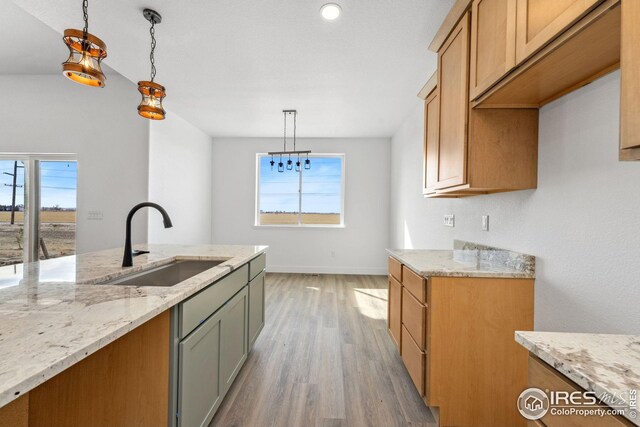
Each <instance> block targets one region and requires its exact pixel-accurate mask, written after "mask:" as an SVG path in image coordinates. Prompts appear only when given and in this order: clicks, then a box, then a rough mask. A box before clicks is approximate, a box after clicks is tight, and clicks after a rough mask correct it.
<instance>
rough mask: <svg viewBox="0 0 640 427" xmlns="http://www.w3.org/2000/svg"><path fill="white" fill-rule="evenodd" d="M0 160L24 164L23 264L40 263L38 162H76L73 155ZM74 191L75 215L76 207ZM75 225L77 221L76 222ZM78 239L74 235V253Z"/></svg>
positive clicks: (10, 155)
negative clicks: (17, 161) (16, 161)
mask: <svg viewBox="0 0 640 427" xmlns="http://www.w3.org/2000/svg"><path fill="white" fill-rule="evenodd" d="M0 160H19V161H21V162H23V163H24V191H25V193H26V194H25V208H24V225H23V227H24V243H23V244H24V248H23V259H22V262H23V263H32V262H38V261H40V185H41V177H40V162H41V161H43V162H47V161H54V162H56V161H57V162H65V161H68V162H76V163H77V162H78V156H77V154H74V153H8V152H2V153H0ZM78 193H79V191H78V189H76V215H77V209H78V208H77V206H78ZM76 224H77V220H76ZM77 247H78V237H77V234H76V251H77Z"/></svg>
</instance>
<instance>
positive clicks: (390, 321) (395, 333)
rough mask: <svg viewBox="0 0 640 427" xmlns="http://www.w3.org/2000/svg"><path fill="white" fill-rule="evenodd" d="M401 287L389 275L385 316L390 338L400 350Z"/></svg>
mask: <svg viewBox="0 0 640 427" xmlns="http://www.w3.org/2000/svg"><path fill="white" fill-rule="evenodd" d="M401 316H402V285H401V284H400V282H398V281H397V280H396V279H395V278H394V277H393V276H392V275H389V310H388V316H387V326H388V328H389V333H390V334H391V338H393V341H394V343H395V345H396V347H397V348H398V350H399V351H401V348H400V340H401V329H400V328H401V326H402V320H401Z"/></svg>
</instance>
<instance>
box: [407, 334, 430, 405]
mask: <svg viewBox="0 0 640 427" xmlns="http://www.w3.org/2000/svg"><path fill="white" fill-rule="evenodd" d="M402 361H403V362H404V366H405V367H406V368H407V371H408V372H409V376H410V377H411V379H412V380H413V383H414V384H415V386H416V388H417V389H418V393H420V396H424V394H425V390H424V385H425V352H424V351H422V349H421V348H420V347H419V346H418V344H417V343H416V342H415V341H414V340H413V338H412V337H411V334H410V333H409V331H408V330H407V328H405V327H404V325H403V326H402Z"/></svg>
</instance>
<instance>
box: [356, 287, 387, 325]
mask: <svg viewBox="0 0 640 427" xmlns="http://www.w3.org/2000/svg"><path fill="white" fill-rule="evenodd" d="M387 293H388V290H387V289H384V288H383V289H370V288H354V289H353V295H354V297H355V299H356V307H357V308H358V311H360V314H362V315H363V316H367V317H368V318H370V319H376V320H380V319H386V318H387Z"/></svg>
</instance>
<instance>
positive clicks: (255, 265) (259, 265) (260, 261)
mask: <svg viewBox="0 0 640 427" xmlns="http://www.w3.org/2000/svg"><path fill="white" fill-rule="evenodd" d="M266 266H267V256H266V255H265V254H260V255H258V256H257V257H255V258H254V259H252V260H251V261H249V280H250V281H251V280H253V279H254V278H255V277H256V276H257V275H258V274H260V273H262V270H264V269H265V267H266Z"/></svg>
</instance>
